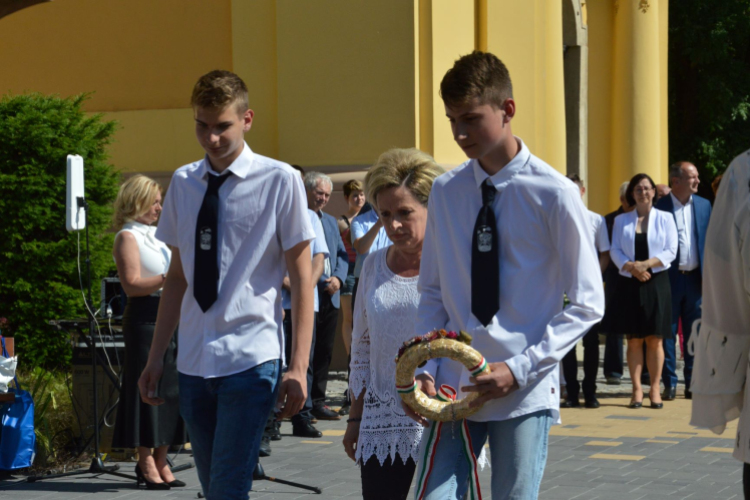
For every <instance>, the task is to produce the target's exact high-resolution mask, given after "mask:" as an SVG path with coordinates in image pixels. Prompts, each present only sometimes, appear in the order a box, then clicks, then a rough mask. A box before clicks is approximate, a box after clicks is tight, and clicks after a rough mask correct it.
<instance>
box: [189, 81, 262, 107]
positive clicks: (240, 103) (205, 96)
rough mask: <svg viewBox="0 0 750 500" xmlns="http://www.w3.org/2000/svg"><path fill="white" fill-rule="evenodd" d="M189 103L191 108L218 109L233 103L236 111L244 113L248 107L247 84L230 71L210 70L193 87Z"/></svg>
mask: <svg viewBox="0 0 750 500" xmlns="http://www.w3.org/2000/svg"><path fill="white" fill-rule="evenodd" d="M190 104H191V105H192V106H193V108H196V107H198V108H218V109H224V108H226V107H229V106H231V105H234V106H235V107H236V109H237V111H238V112H240V113H244V112H245V111H247V110H248V108H249V102H248V97H247V85H245V82H243V81H242V78H240V77H239V76H237V75H235V74H234V73H232V72H231V71H224V70H215V71H211V72H210V73H206V74H205V75H203V76H202V77H200V79H199V80H198V82H197V83H196V84H195V87H193V95H192V96H191V98H190Z"/></svg>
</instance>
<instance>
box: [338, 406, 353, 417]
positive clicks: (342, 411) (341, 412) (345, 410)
mask: <svg viewBox="0 0 750 500" xmlns="http://www.w3.org/2000/svg"><path fill="white" fill-rule="evenodd" d="M350 408H351V405H350V404H349V403H344V406H342V407H341V409H340V410H339V415H341V416H342V417H343V416H346V415H349V409H350Z"/></svg>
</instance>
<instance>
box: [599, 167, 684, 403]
mask: <svg viewBox="0 0 750 500" xmlns="http://www.w3.org/2000/svg"><path fill="white" fill-rule="evenodd" d="M655 194H656V185H655V184H654V181H653V180H652V179H651V177H649V176H648V175H646V174H637V175H636V176H635V177H633V178H632V179H631V180H630V184H628V189H627V191H626V194H625V196H626V198H627V200H628V203H630V204H631V205H635V210H633V211H631V212H628V213H624V214H621V215H619V216H617V218H616V219H615V225H614V228H613V230H612V248H611V249H610V257H611V258H612V262H613V263H614V264H615V266H617V269H619V271H620V276H619V280H620V282H619V283H618V285H617V289H616V292H615V297H614V300H613V301H612V307H613V308H615V310H614V311H613V319H614V321H613V322H612V332H611V333H612V334H622V335H626V336H627V339H628V353H627V358H628V367H629V368H630V378H631V379H632V380H633V397H632V399H631V401H630V408H640V407H641V406H642V405H643V389H642V387H641V372H642V370H643V343H644V342H645V343H646V366H647V367H648V372H649V374H650V376H651V382H652V385H651V390H650V392H649V399H650V400H651V408H657V409H658V408H662V407H663V406H664V404H663V403H662V400H661V395H660V391H659V380H661V370H662V367H663V365H664V349H663V347H662V340H663V339H664V338H669V337H670V336H672V335H673V333H672V326H671V325H672V292H671V289H670V285H669V276H668V275H667V273H665V272H664V271H666V270H667V269H668V268H669V264H670V262H672V261H673V260H674V258H675V255H676V254H677V244H678V243H677V227H676V225H675V222H674V218H673V217H672V214H670V213H667V212H663V211H661V210H657V209H655V208H654V207H653V201H654V195H655Z"/></svg>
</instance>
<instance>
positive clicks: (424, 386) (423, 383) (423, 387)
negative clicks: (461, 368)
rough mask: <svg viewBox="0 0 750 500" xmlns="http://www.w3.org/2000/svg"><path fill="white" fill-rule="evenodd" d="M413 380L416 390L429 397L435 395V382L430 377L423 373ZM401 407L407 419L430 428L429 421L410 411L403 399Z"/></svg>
mask: <svg viewBox="0 0 750 500" xmlns="http://www.w3.org/2000/svg"><path fill="white" fill-rule="evenodd" d="M414 378H415V379H416V381H417V389H419V390H420V391H422V392H424V393H425V394H427V395H428V396H429V397H433V396H434V395H436V394H437V391H436V390H435V380H434V379H433V378H432V377H431V376H429V375H427V374H426V373H423V374H421V375H417V376H416V377H414ZM401 407H402V408H403V409H404V413H406V416H407V417H409V418H411V419H412V420H414V421H415V422H418V423H419V424H421V425H422V426H423V427H429V426H430V421H429V420H428V419H426V418H424V417H423V416H422V415H420V414H419V413H417V412H415V411H414V410H412V409H411V407H410V406H409V405H407V404H406V403H405V402H404V400H403V399H402V400H401Z"/></svg>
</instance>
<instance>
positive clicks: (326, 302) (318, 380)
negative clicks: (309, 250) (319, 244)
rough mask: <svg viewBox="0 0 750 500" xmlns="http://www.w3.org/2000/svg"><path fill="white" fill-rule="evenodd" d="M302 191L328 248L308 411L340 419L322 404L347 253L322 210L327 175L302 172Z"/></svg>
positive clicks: (328, 189) (325, 201)
mask: <svg viewBox="0 0 750 500" xmlns="http://www.w3.org/2000/svg"><path fill="white" fill-rule="evenodd" d="M305 190H306V191H307V206H308V207H309V208H310V209H311V210H312V211H313V212H314V213H315V215H316V216H317V217H318V219H319V222H320V223H321V224H322V226H323V233H324V234H325V241H326V244H327V245H328V250H329V251H330V254H329V256H328V257H327V258H326V259H325V269H324V271H323V274H322V275H321V276H319V277H318V279H317V280H316V282H317V284H318V295H319V297H320V308H319V311H318V314H317V316H316V318H315V346H314V348H313V351H314V353H313V357H312V360H313V361H312V364H313V383H312V386H311V391H312V396H311V397H312V405H313V408H312V411H311V414H312V415H313V416H314V417H315V418H317V419H318V420H340V419H341V416H340V415H339V414H338V413H337V412H335V411H333V410H332V409H330V408H329V407H328V406H327V405H326V388H327V387H328V369H329V368H330V367H331V358H332V356H333V345H334V342H335V340H336V325H337V323H338V319H339V307H340V306H341V298H340V296H341V293H340V291H339V290H340V289H341V287H342V286H343V285H344V281H346V274H347V272H348V271H349V256H348V255H347V253H346V247H345V246H344V241H343V240H342V239H341V233H340V232H339V226H338V223H337V222H336V218H335V217H334V216H332V215H330V214H327V213H325V212H323V209H324V208H325V207H326V205H328V200H330V198H331V191H332V190H333V182H332V181H331V178H330V177H328V176H327V175H325V174H322V173H320V172H308V173H307V174H305Z"/></svg>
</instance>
